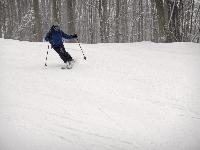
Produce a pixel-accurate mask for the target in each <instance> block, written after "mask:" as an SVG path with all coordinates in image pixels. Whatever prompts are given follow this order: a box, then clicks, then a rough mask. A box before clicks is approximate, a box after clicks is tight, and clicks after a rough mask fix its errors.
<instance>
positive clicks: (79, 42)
mask: <svg viewBox="0 0 200 150" xmlns="http://www.w3.org/2000/svg"><path fill="white" fill-rule="evenodd" d="M76 40H77V42H78V45H79V47H80V49H81V52H82V54H83V58H84V59H85V60H86V57H85V54H84V52H83V49H82V47H81V44H80V42H79V40H78V38H77V39H76Z"/></svg>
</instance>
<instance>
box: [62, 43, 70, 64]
mask: <svg viewBox="0 0 200 150" xmlns="http://www.w3.org/2000/svg"><path fill="white" fill-rule="evenodd" d="M60 50H61V52H62V54H63V57H65V60H66V61H69V62H70V61H72V57H71V55H70V54H69V53H68V52H66V50H65V47H64V45H62V46H61V48H60ZM66 61H64V62H66Z"/></svg>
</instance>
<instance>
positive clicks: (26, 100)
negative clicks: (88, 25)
mask: <svg viewBox="0 0 200 150" xmlns="http://www.w3.org/2000/svg"><path fill="white" fill-rule="evenodd" d="M47 45H48V44H47V43H31V42H19V41H14V40H4V39H0V68H1V70H0V150H199V149H200V80H199V75H200V45H199V44H194V43H171V44H156V43H151V42H141V43H131V44H130V43H124V44H94V45H89V44H82V47H83V49H84V51H85V54H86V56H87V61H85V60H84V59H83V56H82V54H81V51H80V48H79V46H78V44H65V47H66V49H67V50H68V52H69V53H70V54H71V55H72V56H73V57H74V58H75V59H76V61H77V62H76V64H75V65H74V68H73V69H71V70H67V69H66V70H62V69H60V67H61V66H62V65H63V63H62V61H61V60H60V58H59V56H58V55H57V54H56V53H55V52H54V51H53V50H49V55H48V61H47V64H48V67H47V68H45V66H44V63H45V57H46V51H47Z"/></svg>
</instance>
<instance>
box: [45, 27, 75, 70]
mask: <svg viewBox="0 0 200 150" xmlns="http://www.w3.org/2000/svg"><path fill="white" fill-rule="evenodd" d="M77 37H78V36H77V34H73V35H68V34H66V33H64V32H63V31H62V30H61V29H60V27H59V26H58V25H52V27H51V28H50V30H49V32H48V33H47V34H46V36H45V41H49V43H50V44H51V47H52V48H53V49H54V50H55V51H56V52H57V53H58V55H59V56H60V58H61V59H62V60H63V61H64V63H65V64H66V68H70V67H71V64H72V63H73V62H74V59H73V58H72V57H71V55H70V54H69V53H68V52H66V50H65V47H64V45H63V38H65V39H74V38H77Z"/></svg>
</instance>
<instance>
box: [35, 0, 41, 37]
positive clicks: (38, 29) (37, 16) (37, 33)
mask: <svg viewBox="0 0 200 150" xmlns="http://www.w3.org/2000/svg"><path fill="white" fill-rule="evenodd" d="M33 10H34V17H35V21H34V35H35V41H42V23H41V16H40V12H39V11H40V9H39V1H38V0H33Z"/></svg>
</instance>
